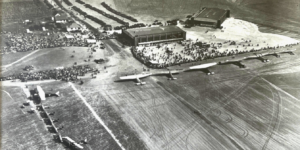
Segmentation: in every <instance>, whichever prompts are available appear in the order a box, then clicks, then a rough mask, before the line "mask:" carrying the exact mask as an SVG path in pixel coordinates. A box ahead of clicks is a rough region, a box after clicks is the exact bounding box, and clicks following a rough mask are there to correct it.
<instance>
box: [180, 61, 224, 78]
mask: <svg viewBox="0 0 300 150" xmlns="http://www.w3.org/2000/svg"><path fill="white" fill-rule="evenodd" d="M217 64H218V63H216V62H213V63H207V64H201V65H197V66H192V67H189V69H186V70H185V71H190V70H203V71H204V72H205V73H206V74H207V75H214V74H215V73H214V72H211V71H209V70H208V68H210V67H212V66H215V65H217Z"/></svg>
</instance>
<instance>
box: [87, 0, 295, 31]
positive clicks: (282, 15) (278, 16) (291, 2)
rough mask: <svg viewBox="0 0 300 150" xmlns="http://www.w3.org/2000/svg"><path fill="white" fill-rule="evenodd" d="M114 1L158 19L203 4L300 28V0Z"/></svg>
mask: <svg viewBox="0 0 300 150" xmlns="http://www.w3.org/2000/svg"><path fill="white" fill-rule="evenodd" d="M90 1H93V0H90ZM114 5H115V8H116V9H117V10H119V11H122V12H126V13H129V14H131V15H135V16H141V15H144V16H149V15H150V16H153V18H158V19H160V18H164V19H166V18H170V19H172V18H180V19H184V17H185V16H186V15H188V14H192V13H194V12H196V11H197V10H198V9H200V8H202V7H220V8H224V9H230V10H231V16H233V17H235V18H239V19H243V20H246V21H250V22H254V23H257V24H262V25H266V26H272V27H275V28H279V29H284V30H289V31H294V32H298V33H299V31H300V22H299V20H300V16H299V15H298V14H300V1H296V0H285V1H279V0H226V1H224V0H185V1H182V0H151V1H146V0H114ZM137 14H138V15H137ZM141 19H143V17H141ZM144 19H146V18H144Z"/></svg>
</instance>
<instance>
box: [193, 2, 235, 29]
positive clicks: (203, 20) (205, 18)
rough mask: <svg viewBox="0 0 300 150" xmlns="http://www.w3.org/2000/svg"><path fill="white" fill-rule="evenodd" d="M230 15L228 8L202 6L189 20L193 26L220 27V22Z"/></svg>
mask: <svg viewBox="0 0 300 150" xmlns="http://www.w3.org/2000/svg"><path fill="white" fill-rule="evenodd" d="M229 17H230V10H225V9H220V8H206V7H204V8H202V9H201V10H199V11H198V12H197V13H195V14H194V15H193V16H192V17H191V18H190V19H189V22H190V23H191V24H192V25H193V26H205V27H213V28H221V24H222V23H223V22H224V21H225V19H226V18H229Z"/></svg>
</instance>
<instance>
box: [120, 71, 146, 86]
mask: <svg viewBox="0 0 300 150" xmlns="http://www.w3.org/2000/svg"><path fill="white" fill-rule="evenodd" d="M151 75H152V73H142V74H135V75H129V76H123V77H120V80H121V81H122V80H136V81H137V83H136V85H144V84H146V82H142V81H141V80H140V79H141V78H145V77H148V76H151Z"/></svg>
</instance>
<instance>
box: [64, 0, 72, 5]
mask: <svg viewBox="0 0 300 150" xmlns="http://www.w3.org/2000/svg"><path fill="white" fill-rule="evenodd" d="M63 1H64V2H65V3H66V4H67V5H68V6H72V3H71V2H70V1H69V0H63Z"/></svg>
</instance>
